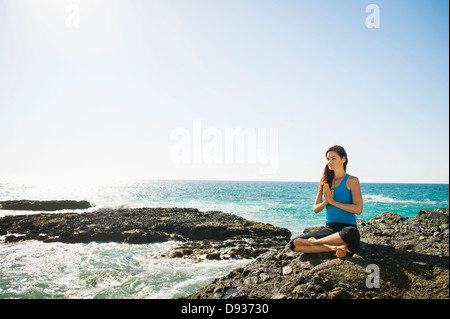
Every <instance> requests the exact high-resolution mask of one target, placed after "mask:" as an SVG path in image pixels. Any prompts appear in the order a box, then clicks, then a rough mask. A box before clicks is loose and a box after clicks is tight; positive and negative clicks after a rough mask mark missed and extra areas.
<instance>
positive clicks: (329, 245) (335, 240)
mask: <svg viewBox="0 0 450 319" xmlns="http://www.w3.org/2000/svg"><path fill="white" fill-rule="evenodd" d="M292 244H293V246H294V247H293V250H294V251H296V252H301V253H323V252H333V251H335V252H336V256H337V257H339V258H343V257H345V256H346V254H347V250H348V248H347V243H345V242H344V241H343V240H342V238H341V236H340V235H339V233H333V234H331V235H328V236H326V237H323V238H320V239H316V238H314V237H309V238H307V239H305V238H301V237H298V238H296V239H294V240H293V241H292ZM291 247H292V245H291Z"/></svg>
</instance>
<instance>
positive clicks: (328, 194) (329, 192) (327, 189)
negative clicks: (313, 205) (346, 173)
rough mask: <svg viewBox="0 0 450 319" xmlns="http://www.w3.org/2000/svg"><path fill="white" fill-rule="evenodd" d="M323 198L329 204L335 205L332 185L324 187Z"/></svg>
mask: <svg viewBox="0 0 450 319" xmlns="http://www.w3.org/2000/svg"><path fill="white" fill-rule="evenodd" d="M323 197H325V201H326V202H327V203H328V204H333V202H334V190H330V185H328V184H325V185H323Z"/></svg>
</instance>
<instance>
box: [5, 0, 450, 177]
mask: <svg viewBox="0 0 450 319" xmlns="http://www.w3.org/2000/svg"><path fill="white" fill-rule="evenodd" d="M369 4H376V5H377V6H378V8H379V15H376V12H375V11H370V12H366V7H367V6H368V5H369ZM448 6H449V4H448V1H444V0H433V1H430V0H420V1H419V0H404V1H402V0H396V1H392V0H389V1H381V0H371V1H362V0H358V1H355V0H339V1H337V0H323V1H306V0H304V1H302V0H295V1H294V0H277V1H272V0H258V1H256V0H235V1H234V0H227V1H219V0H151V1H148V0H142V1H137V0H130V1H123V0H120V1H119V0H68V1H61V0H0V147H1V149H0V176H16V175H68V174H70V175H90V174H96V175H120V176H135V177H142V178H157V179H165V178H167V179H218V180H223V179H225V180H278V181H318V180H319V179H320V176H321V174H322V170H323V167H324V165H325V154H324V153H325V150H326V149H327V148H328V147H329V146H331V145H334V144H340V145H342V146H344V147H345V148H346V150H347V152H348V155H349V165H348V172H349V173H350V174H352V175H356V176H358V177H359V179H360V181H361V182H404V183H409V182H424V183H428V182H430V183H448V178H449V169H448V167H449V138H448V134H449V92H448V86H449V73H448V71H449V65H448V57H449V50H448V37H449V34H448V27H449V19H448V12H449V8H448ZM368 16H369V19H368V21H369V22H370V23H375V22H376V21H379V23H380V24H379V28H369V27H368V26H370V23H369V24H366V19H367V17H368ZM378 18H379V19H378ZM239 128H241V129H242V130H243V131H244V132H246V134H247V135H244V137H245V138H248V139H247V140H246V141H247V142H246V144H244V146H242V145H240V144H239V142H238V139H234V140H233V135H230V134H231V133H230V132H234V133H235V134H236V133H237V132H239V130H238V129H239ZM241 137H242V135H241ZM227 138H231V142H230V143H231V144H227V143H228V142H229V141H230V140H227ZM270 138H272V139H270ZM227 141H228V142H227ZM249 141H250V142H249ZM255 143H256V144H255ZM230 147H231V148H230ZM234 147H237V148H239V147H240V150H243V151H244V152H245V157H244V159H243V160H242V158H241V159H239V157H238V156H235V155H236V153H237V151H236V150H235V151H234V153H233V152H232V151H231V150H233V148H234ZM247 151H248V152H249V153H247ZM183 152H184V153H183ZM230 152H231V153H230ZM174 154H175V155H174ZM177 154H178V155H177ZM180 154H181V155H180ZM205 154H206V155H205ZM262 155H267V156H262ZM269 155H270V156H269ZM177 156H178V157H177ZM227 156H228V157H227ZM180 158H181V159H182V160H180ZM269 166H270V168H271V169H270V170H264V169H262V168H263V167H266V168H267V167H269Z"/></svg>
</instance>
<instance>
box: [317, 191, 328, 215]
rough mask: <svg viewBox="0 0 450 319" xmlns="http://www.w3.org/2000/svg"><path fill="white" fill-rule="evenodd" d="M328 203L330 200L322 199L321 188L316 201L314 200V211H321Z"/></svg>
mask: <svg viewBox="0 0 450 319" xmlns="http://www.w3.org/2000/svg"><path fill="white" fill-rule="evenodd" d="M327 205H328V202H327V201H324V200H323V199H322V192H321V191H320V190H319V191H318V192H317V196H316V201H315V202H314V213H316V214H317V213H320V212H321V211H322V210H323V209H324V208H325V206H327Z"/></svg>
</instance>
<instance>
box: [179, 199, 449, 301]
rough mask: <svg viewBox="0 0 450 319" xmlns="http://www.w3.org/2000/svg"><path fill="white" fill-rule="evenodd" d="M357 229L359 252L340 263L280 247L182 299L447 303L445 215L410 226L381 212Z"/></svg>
mask: <svg viewBox="0 0 450 319" xmlns="http://www.w3.org/2000/svg"><path fill="white" fill-rule="evenodd" d="M358 224H359V225H358V227H359V230H360V232H361V239H362V243H361V247H360V250H359V251H358V252H356V253H352V254H348V255H347V257H345V258H342V259H339V258H337V257H336V256H335V255H334V254H331V253H321V254H302V253H295V252H292V251H290V250H289V247H288V246H287V245H286V246H285V247H284V248H283V249H281V250H278V251H276V250H273V251H269V252H266V253H264V254H262V255H261V256H259V257H258V258H257V259H256V260H255V261H253V262H251V263H249V264H248V265H247V266H245V267H243V268H238V269H235V270H233V271H232V272H231V273H230V274H228V275H227V276H224V277H222V278H218V279H216V280H214V281H213V282H212V283H210V284H208V285H206V286H204V287H203V288H201V289H199V290H198V291H196V292H195V293H194V294H192V295H190V296H188V298H192V299H197V298H201V299H219V298H220V299H234V298H258V299H259V298H263V299H293V298H295V299H350V298H355V299H391V298H398V299H448V298H449V209H448V208H445V209H438V210H426V211H420V212H419V213H418V215H417V216H415V217H414V218H411V219H408V218H404V217H402V216H400V215H398V214H395V213H392V212H386V213H383V214H381V215H379V216H377V217H376V218H373V219H371V220H369V221H362V220H358ZM311 230H313V229H312V228H309V229H305V231H306V232H308V231H311ZM377 275H379V276H377Z"/></svg>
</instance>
